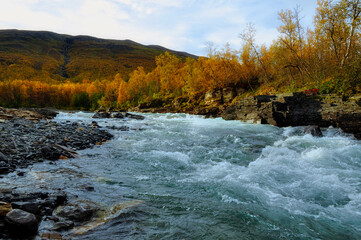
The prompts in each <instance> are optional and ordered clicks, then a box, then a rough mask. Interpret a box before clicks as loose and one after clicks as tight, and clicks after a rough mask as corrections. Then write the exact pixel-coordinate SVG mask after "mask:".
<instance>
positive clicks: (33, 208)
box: [11, 202, 40, 214]
mask: <svg viewBox="0 0 361 240" xmlns="http://www.w3.org/2000/svg"><path fill="white" fill-rule="evenodd" d="M11 206H12V207H13V209H21V210H23V211H26V212H29V213H33V214H38V213H39V211H40V209H39V206H38V204H37V203H35V202H12V203H11Z"/></svg>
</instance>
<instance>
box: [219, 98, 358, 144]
mask: <svg viewBox="0 0 361 240" xmlns="http://www.w3.org/2000/svg"><path fill="white" fill-rule="evenodd" d="M222 117H223V118H224V119H226V120H242V121H244V122H248V123H258V124H270V125H274V126H279V127H287V126H308V125H315V126H318V127H329V126H333V127H336V128H341V129H342V130H343V131H344V132H346V133H352V134H354V135H355V137H356V138H358V139H361V107H360V106H359V105H358V104H357V103H356V101H352V100H349V101H343V100H342V99H341V98H338V97H336V96H307V95H304V94H303V93H290V94H279V95H273V96H256V97H248V98H245V99H242V100H240V101H238V102H237V103H235V104H233V105H231V106H229V107H228V108H226V109H225V111H224V112H223V114H222ZM315 134H316V135H319V133H316V132H315Z"/></svg>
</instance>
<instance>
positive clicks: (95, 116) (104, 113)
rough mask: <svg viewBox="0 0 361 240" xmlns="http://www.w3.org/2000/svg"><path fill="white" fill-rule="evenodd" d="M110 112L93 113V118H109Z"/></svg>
mask: <svg viewBox="0 0 361 240" xmlns="http://www.w3.org/2000/svg"><path fill="white" fill-rule="evenodd" d="M109 117H110V113H108V112H97V113H95V114H94V115H93V118H109Z"/></svg>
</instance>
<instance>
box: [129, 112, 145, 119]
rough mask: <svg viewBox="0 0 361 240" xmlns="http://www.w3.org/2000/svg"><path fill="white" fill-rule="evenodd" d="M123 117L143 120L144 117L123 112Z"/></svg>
mask: <svg viewBox="0 0 361 240" xmlns="http://www.w3.org/2000/svg"><path fill="white" fill-rule="evenodd" d="M125 117H127V118H131V119H136V120H144V119H145V117H144V116H142V115H136V114H131V113H125Z"/></svg>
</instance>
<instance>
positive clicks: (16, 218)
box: [5, 209, 39, 236]
mask: <svg viewBox="0 0 361 240" xmlns="http://www.w3.org/2000/svg"><path fill="white" fill-rule="evenodd" d="M5 221H6V224H7V226H8V229H9V230H10V232H12V233H13V234H16V235H24V236H30V235H35V234H36V233H37V231H38V226H39V223H38V220H37V219H36V217H35V215H34V214H32V213H28V212H25V211H23V210H20V209H14V210H12V211H10V212H9V213H8V214H7V215H6V217H5Z"/></svg>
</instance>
